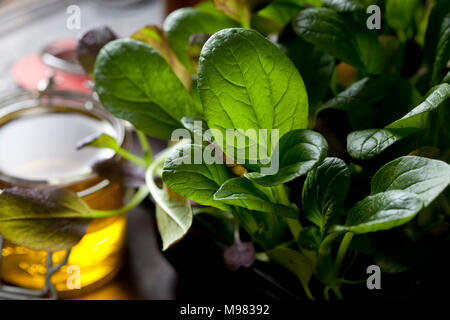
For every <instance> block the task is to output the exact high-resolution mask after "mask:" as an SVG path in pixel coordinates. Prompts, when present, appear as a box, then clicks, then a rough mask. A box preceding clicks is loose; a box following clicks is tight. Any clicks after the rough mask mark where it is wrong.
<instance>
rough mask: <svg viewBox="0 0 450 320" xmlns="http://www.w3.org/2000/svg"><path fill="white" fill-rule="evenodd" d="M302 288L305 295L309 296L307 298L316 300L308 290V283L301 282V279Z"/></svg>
mask: <svg viewBox="0 0 450 320" xmlns="http://www.w3.org/2000/svg"><path fill="white" fill-rule="evenodd" d="M302 286H303V290H305V293H306V296H307V297H308V298H309V300H316V299H315V298H314V296H313V295H312V293H311V290H309V287H308V284H306V283H303V281H302Z"/></svg>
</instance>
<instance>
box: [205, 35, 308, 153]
mask: <svg viewBox="0 0 450 320" xmlns="http://www.w3.org/2000/svg"><path fill="white" fill-rule="evenodd" d="M198 88H199V92H200V98H201V101H202V104H203V107H204V109H205V118H206V121H207V123H208V125H209V128H211V129H215V131H216V134H215V135H214V136H215V138H216V143H217V144H218V145H219V147H220V148H221V149H222V150H224V151H225V150H227V145H228V146H231V147H233V148H235V147H236V145H235V143H234V141H226V142H225V143H224V142H223V139H222V138H221V139H218V138H217V137H216V135H218V132H220V134H221V136H222V137H226V136H227V129H230V128H234V129H237V130H238V131H239V133H240V134H242V135H243V136H244V138H246V139H245V140H246V143H245V147H243V146H238V147H239V148H241V149H247V148H249V146H250V145H251V144H253V145H255V144H256V145H257V146H258V147H259V148H260V151H261V149H262V150H267V152H266V153H267V156H268V157H270V153H271V150H272V144H273V146H275V143H276V142H277V141H272V139H271V136H272V135H271V131H269V132H268V134H267V135H266V137H264V136H261V137H259V139H258V138H256V139H255V137H252V135H248V130H253V132H256V134H258V132H259V131H258V130H259V129H263V130H271V129H278V130H279V136H280V137H282V136H283V135H284V134H285V133H287V132H289V131H291V130H294V129H302V128H306V126H307V124H308V102H307V95H306V90H305V86H304V84H303V80H302V78H301V76H300V74H299V73H298V71H297V69H296V68H295V66H294V65H293V63H292V62H291V61H290V60H289V58H287V57H286V56H285V55H284V54H283V53H282V52H281V51H280V49H278V48H277V47H276V46H275V45H274V44H273V43H271V42H270V41H269V40H267V39H265V38H264V37H263V36H261V35H260V34H259V33H257V32H256V31H253V30H246V29H238V28H235V29H226V30H222V31H220V32H218V33H216V34H215V35H214V36H212V37H211V38H210V39H209V40H208V41H207V42H206V44H205V46H204V47H203V50H202V54H201V57H200V67H199V79H198ZM228 140H229V139H228ZM233 140H234V139H233ZM255 140H256V141H255ZM249 141H250V143H249ZM225 152H226V151H225ZM246 153H247V152H246ZM263 153H264V152H263ZM260 154H261V152H260ZM261 159H262V157H260V156H259V157H258V159H256V160H261Z"/></svg>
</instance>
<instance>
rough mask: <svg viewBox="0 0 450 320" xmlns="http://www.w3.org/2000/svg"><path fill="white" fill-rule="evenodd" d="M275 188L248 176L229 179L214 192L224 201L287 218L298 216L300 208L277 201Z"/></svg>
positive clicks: (219, 199)
mask: <svg viewBox="0 0 450 320" xmlns="http://www.w3.org/2000/svg"><path fill="white" fill-rule="evenodd" d="M275 192H276V191H275V190H274V189H273V188H267V187H262V186H259V185H258V184H256V183H253V182H251V181H250V180H248V179H247V178H233V179H229V180H227V181H226V182H225V183H224V184H223V185H221V186H220V188H219V190H217V192H216V193H215V194H214V199H215V200H217V201H220V202H222V203H226V204H229V205H233V206H238V207H242V208H246V209H249V210H255V211H261V212H265V213H273V214H278V215H280V216H283V217H287V218H298V216H299V212H298V208H296V207H295V206H294V205H292V206H288V205H284V204H281V203H277V199H276V198H277V197H276V193H275Z"/></svg>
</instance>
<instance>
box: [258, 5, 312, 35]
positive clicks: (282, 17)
mask: <svg viewBox="0 0 450 320" xmlns="http://www.w3.org/2000/svg"><path fill="white" fill-rule="evenodd" d="M305 2H306V1H305V0H274V1H273V2H271V3H270V4H269V5H267V6H265V7H264V8H263V9H261V10H259V11H258V12H256V13H255V15H254V16H253V21H252V25H253V26H254V27H255V28H256V29H258V30H260V31H262V32H264V33H265V34H269V33H274V32H280V31H281V30H282V29H283V28H284V27H285V26H286V25H287V24H288V23H289V22H290V21H291V20H292V18H294V17H295V15H296V14H297V13H298V12H299V11H300V10H302V9H303V5H304V4H305Z"/></svg>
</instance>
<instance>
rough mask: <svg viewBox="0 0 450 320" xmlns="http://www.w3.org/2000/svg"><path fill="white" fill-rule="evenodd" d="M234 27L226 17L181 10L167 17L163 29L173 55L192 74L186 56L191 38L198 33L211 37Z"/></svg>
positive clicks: (235, 24)
mask: <svg viewBox="0 0 450 320" xmlns="http://www.w3.org/2000/svg"><path fill="white" fill-rule="evenodd" d="M235 26H238V24H237V23H236V22H235V21H234V20H232V19H229V18H227V17H226V16H222V15H217V14H212V13H209V12H206V11H203V10H200V9H197V8H182V9H179V10H175V11H174V12H172V13H171V14H170V15H169V16H167V18H166V19H165V20H164V28H163V29H164V31H165V33H166V35H167V40H168V41H169V45H170V47H171V48H172V50H173V52H174V53H175V55H176V56H177V57H178V59H179V60H180V62H181V63H182V64H183V65H184V66H185V67H186V68H187V69H188V70H189V71H190V72H191V73H194V70H193V68H192V66H191V63H190V62H189V54H188V50H189V39H190V38H191V36H192V35H194V34H200V33H202V34H210V35H212V34H214V33H216V32H217V31H219V30H222V29H225V28H230V27H235Z"/></svg>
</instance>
